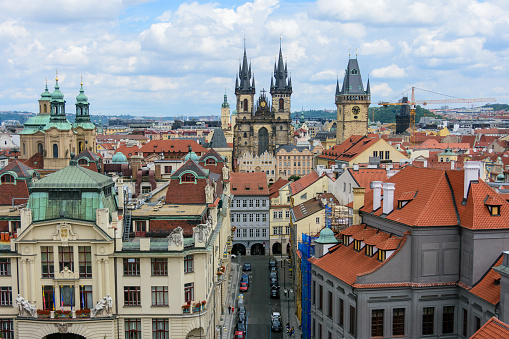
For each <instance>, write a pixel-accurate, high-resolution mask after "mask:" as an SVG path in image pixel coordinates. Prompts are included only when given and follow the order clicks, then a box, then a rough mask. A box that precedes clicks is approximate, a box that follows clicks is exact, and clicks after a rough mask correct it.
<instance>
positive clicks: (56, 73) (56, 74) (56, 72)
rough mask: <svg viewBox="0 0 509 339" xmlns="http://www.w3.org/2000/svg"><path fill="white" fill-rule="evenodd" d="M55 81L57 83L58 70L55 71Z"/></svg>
mask: <svg viewBox="0 0 509 339" xmlns="http://www.w3.org/2000/svg"><path fill="white" fill-rule="evenodd" d="M55 81H58V69H57V70H55Z"/></svg>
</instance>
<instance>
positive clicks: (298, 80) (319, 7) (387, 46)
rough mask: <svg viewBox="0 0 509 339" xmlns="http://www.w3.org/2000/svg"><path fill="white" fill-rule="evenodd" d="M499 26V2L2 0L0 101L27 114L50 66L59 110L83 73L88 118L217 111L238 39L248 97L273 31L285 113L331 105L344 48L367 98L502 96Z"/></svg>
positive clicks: (506, 56) (70, 102)
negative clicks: (288, 88) (289, 89)
mask: <svg viewBox="0 0 509 339" xmlns="http://www.w3.org/2000/svg"><path fill="white" fill-rule="evenodd" d="M508 27H509V1H507V0H486V1H483V0H477V1H476V0H454V1H443V0H371V1H357V0H316V1H299V0H280V1H278V0H252V1H251V2H241V1H234V0H222V1H214V2H208V1H195V2H181V3H179V2H178V1H164V0H160V1H157V0H155V1H148V0H86V1H82V0H45V1H43V0H17V1H1V2H0V50H1V54H0V72H1V74H2V76H1V77H0V110H28V111H32V112H36V111H37V109H38V108H37V107H38V106H37V100H38V99H39V97H40V93H41V92H42V91H43V90H44V84H45V79H46V78H47V79H48V85H49V87H50V91H52V88H53V87H54V84H55V70H57V69H58V74H59V84H60V89H61V91H62V92H63V93H64V95H65V98H66V100H67V112H73V111H74V103H75V101H76V100H75V97H76V96H77V95H78V92H79V84H80V76H81V75H83V83H84V87H85V93H86V94H87V95H88V97H89V101H90V103H91V113H92V114H104V115H112V114H132V115H152V116H175V115H181V114H185V115H219V114H220V107H221V103H222V101H223V95H224V92H225V90H226V93H227V94H228V101H229V102H230V105H231V107H232V110H233V109H235V107H234V106H235V97H234V86H235V76H236V72H237V71H238V66H239V60H240V59H241V58H242V55H243V45H244V39H245V44H246V47H247V55H248V58H250V59H251V62H252V70H253V73H254V76H255V81H256V89H257V94H258V93H259V92H260V90H261V89H262V88H265V89H268V88H269V86H270V77H271V75H272V73H271V72H272V70H273V67H274V60H275V57H276V56H277V54H278V51H279V43H280V39H281V42H282V49H283V56H284V58H285V60H287V62H288V71H289V72H290V73H291V77H292V84H293V95H292V110H293V111H295V110H300V109H301V108H304V109H333V108H335V105H334V90H335V85H336V79H337V77H340V79H341V78H342V77H343V74H344V69H345V67H346V65H347V63H348V58H349V54H350V55H351V57H352V58H354V57H355V56H356V54H357V58H358V60H359V65H360V70H361V74H362V77H363V80H364V83H365V84H366V81H367V79H368V75H369V78H370V80H371V89H372V102H373V103H375V104H376V103H377V102H378V101H379V100H397V98H398V97H399V96H400V95H401V94H402V93H408V89H409V88H411V87H412V86H416V87H418V88H422V89H426V90H429V91H433V92H438V93H443V94H446V95H449V96H453V97H461V98H485V97H494V98H496V99H497V101H498V102H501V103H508V102H509V100H508V99H509V94H508V93H509V81H508V78H509V76H508V75H509V29H508ZM340 82H341V80H340ZM416 97H417V99H441V98H446V97H443V96H439V95H436V94H432V93H429V92H423V91H417V92H416Z"/></svg>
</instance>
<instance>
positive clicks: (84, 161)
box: [78, 159, 87, 165]
mask: <svg viewBox="0 0 509 339" xmlns="http://www.w3.org/2000/svg"><path fill="white" fill-rule="evenodd" d="M78 165H87V160H86V159H80V160H78Z"/></svg>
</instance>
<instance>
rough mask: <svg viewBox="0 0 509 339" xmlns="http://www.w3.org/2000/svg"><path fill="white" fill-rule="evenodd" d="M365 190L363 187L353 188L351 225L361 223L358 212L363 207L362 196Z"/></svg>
mask: <svg viewBox="0 0 509 339" xmlns="http://www.w3.org/2000/svg"><path fill="white" fill-rule="evenodd" d="M365 193H366V189H365V188H364V187H354V188H353V219H352V225H358V224H361V223H362V218H361V215H360V213H359V210H360V209H361V208H362V206H364V194H365Z"/></svg>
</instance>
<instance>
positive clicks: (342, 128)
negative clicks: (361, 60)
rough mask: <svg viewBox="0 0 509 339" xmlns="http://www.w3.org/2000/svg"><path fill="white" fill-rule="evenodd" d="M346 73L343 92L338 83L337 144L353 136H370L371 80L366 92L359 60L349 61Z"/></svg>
mask: <svg viewBox="0 0 509 339" xmlns="http://www.w3.org/2000/svg"><path fill="white" fill-rule="evenodd" d="M345 72H346V73H345V78H344V79H343V87H342V89H341V91H340V90H339V81H338V82H337V83H336V107H337V132H336V133H337V134H336V143H337V144H341V143H342V142H343V141H345V140H346V139H348V138H349V137H351V136H352V135H366V134H368V107H369V105H370V104H371V90H370V88H369V79H368V84H367V87H366V90H364V85H363V83H362V78H361V72H360V70H359V64H358V63H357V59H350V60H349V61H348V67H347V69H346V71H345Z"/></svg>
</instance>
